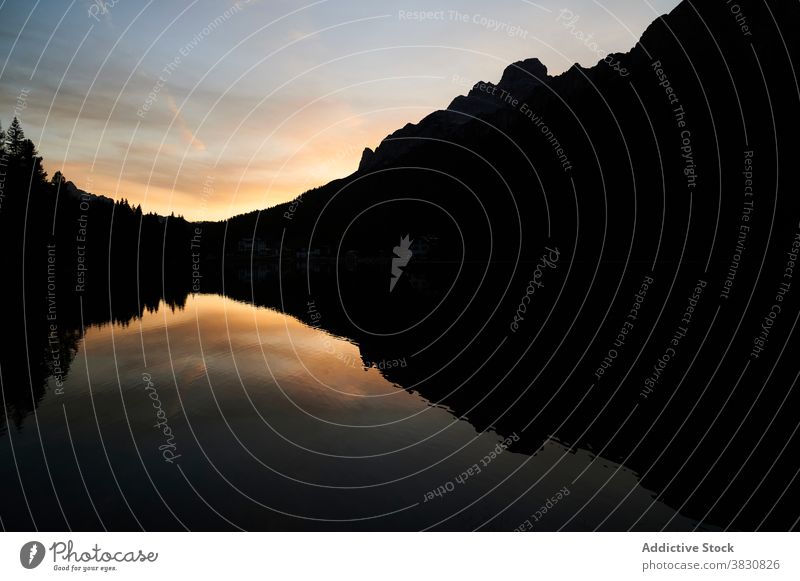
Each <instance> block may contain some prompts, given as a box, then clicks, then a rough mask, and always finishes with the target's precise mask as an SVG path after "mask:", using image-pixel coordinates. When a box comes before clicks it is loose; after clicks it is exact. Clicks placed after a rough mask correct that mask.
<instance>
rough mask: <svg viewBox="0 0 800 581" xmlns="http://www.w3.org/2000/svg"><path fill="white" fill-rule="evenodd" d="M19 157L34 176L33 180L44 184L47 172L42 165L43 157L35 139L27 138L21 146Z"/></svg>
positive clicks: (25, 169) (24, 167)
mask: <svg viewBox="0 0 800 581" xmlns="http://www.w3.org/2000/svg"><path fill="white" fill-rule="evenodd" d="M18 155H19V159H20V162H21V166H22V168H23V170H24V171H25V172H26V173H27V174H28V175H30V176H31V177H32V178H33V182H34V183H37V184H43V183H45V182H46V181H47V172H45V171H44V167H43V166H42V158H41V157H39V152H38V151H37V150H36V146H35V145H34V144H33V141H31V140H30V139H26V140H25V141H23V142H22V144H21V146H20V153H19V154H18Z"/></svg>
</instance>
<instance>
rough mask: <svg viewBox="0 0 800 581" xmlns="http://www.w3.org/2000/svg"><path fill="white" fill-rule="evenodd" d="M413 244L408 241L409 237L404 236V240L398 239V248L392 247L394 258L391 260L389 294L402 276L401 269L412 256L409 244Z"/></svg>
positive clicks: (407, 235)
mask: <svg viewBox="0 0 800 581" xmlns="http://www.w3.org/2000/svg"><path fill="white" fill-rule="evenodd" d="M412 242H414V241H413V240H410V235H409V234H406V235H405V237H404V238H401V239H400V246H395V247H394V255H395V258H392V280H390V281H389V292H392V291H393V290H394V285H396V284H397V281H398V280H400V277H401V276H403V268H405V267H406V265H407V264H408V261H409V260H411V257H412V256H414V253H413V252H411V244H412Z"/></svg>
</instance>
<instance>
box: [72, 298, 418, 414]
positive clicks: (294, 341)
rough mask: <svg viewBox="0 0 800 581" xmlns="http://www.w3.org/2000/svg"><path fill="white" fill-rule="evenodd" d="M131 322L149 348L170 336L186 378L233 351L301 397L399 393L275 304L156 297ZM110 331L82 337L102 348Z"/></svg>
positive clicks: (243, 369)
mask: <svg viewBox="0 0 800 581" xmlns="http://www.w3.org/2000/svg"><path fill="white" fill-rule="evenodd" d="M165 320H166V325H165ZM132 327H134V328H138V329H141V332H142V333H143V336H144V345H145V350H146V352H148V353H149V352H151V351H153V350H157V349H158V347H157V345H159V344H160V343H161V342H162V341H165V340H166V338H167V336H169V349H170V351H171V354H172V358H173V359H174V360H175V361H179V362H180V365H179V367H180V371H181V380H182V383H185V385H190V384H192V383H193V382H196V381H198V380H201V379H203V380H204V381H205V379H204V376H205V374H206V372H208V373H209V374H210V375H211V377H212V378H213V376H214V373H215V372H217V371H218V370H219V368H220V366H223V367H225V368H227V367H228V366H230V365H233V363H234V359H233V358H234V357H235V365H236V367H237V368H238V372H239V373H241V374H242V376H243V377H248V378H251V379H257V380H258V381H260V382H263V381H267V380H268V381H270V382H272V378H273V377H275V378H278V380H279V381H280V378H283V379H284V381H281V384H280V387H281V388H282V389H285V390H286V391H287V393H289V394H290V396H291V397H292V398H298V399H299V400H302V401H310V400H314V399H315V398H319V397H322V398H326V399H331V400H338V399H341V400H342V401H343V402H347V401H351V402H355V400H354V398H352V397H348V396H352V395H355V396H385V395H392V394H398V395H402V391H400V390H398V388H397V387H395V386H393V385H392V384H390V383H389V382H388V381H387V380H386V379H384V378H383V376H382V375H381V374H380V372H379V371H378V370H377V369H375V368H369V369H365V368H364V367H363V366H362V365H361V355H360V351H359V348H358V346H357V345H354V344H352V343H350V342H348V341H346V340H344V339H339V338H336V337H333V336H331V335H329V334H327V333H325V332H324V331H321V330H319V329H315V328H312V327H309V326H307V325H305V324H303V323H301V322H300V321H298V320H297V319H294V318H292V317H290V316H286V315H283V314H281V313H279V312H277V311H274V310H271V309H266V308H261V307H253V306H251V305H247V304H244V303H240V302H238V301H233V300H230V299H227V298H223V297H220V296H217V295H194V296H191V297H189V299H188V301H187V304H186V307H185V308H184V309H183V310H175V312H174V313H173V312H172V311H171V310H170V309H169V307H167V306H165V305H164V304H162V305H161V307H160V308H159V311H158V312H156V313H145V315H144V316H143V317H142V319H141V321H140V322H138V323H135V324H133V325H132ZM198 328H199V335H198V331H197V330H198ZM116 333H119V331H116ZM111 334H112V327H111V326H104V327H102V328H99V329H92V330H91V332H90V333H89V334H87V337H86V342H87V348H88V351H89V352H96V351H98V350H103V349H106V348H107V346H108V345H109V343H110V341H111ZM262 352H263V354H262ZM118 355H119V353H118ZM203 356H205V358H206V359H205V361H203ZM287 378H289V379H290V381H286V379H287ZM379 399H387V398H382V397H381V398H379ZM388 399H392V401H393V404H397V405H399V407H400V408H401V409H402V408H404V407H405V406H403V404H402V403H401V402H399V399H403V398H395V397H391V398H388ZM411 399H413V400H415V401H414V406H418V405H420V402H419V401H417V400H418V398H416V397H413V398H411Z"/></svg>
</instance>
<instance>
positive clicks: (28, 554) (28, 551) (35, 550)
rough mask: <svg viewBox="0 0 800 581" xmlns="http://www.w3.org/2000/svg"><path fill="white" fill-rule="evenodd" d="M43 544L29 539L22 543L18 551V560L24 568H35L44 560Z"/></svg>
mask: <svg viewBox="0 0 800 581" xmlns="http://www.w3.org/2000/svg"><path fill="white" fill-rule="evenodd" d="M44 554H45V549H44V545H43V544H42V543H40V542H38V541H31V542H29V543H25V544H24V545H22V548H21V549H20V551H19V562H20V563H21V564H22V566H23V567H25V568H26V569H35V568H36V567H38V566H39V565H41V564H42V561H43V560H44Z"/></svg>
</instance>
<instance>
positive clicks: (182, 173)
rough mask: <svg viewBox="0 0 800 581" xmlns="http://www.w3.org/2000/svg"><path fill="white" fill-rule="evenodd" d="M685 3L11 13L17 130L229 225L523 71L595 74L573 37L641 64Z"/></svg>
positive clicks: (150, 200) (88, 184) (69, 8)
mask: <svg viewBox="0 0 800 581" xmlns="http://www.w3.org/2000/svg"><path fill="white" fill-rule="evenodd" d="M677 3H678V2H677V0H634V1H631V0H604V1H603V2H595V1H594V0H560V1H559V2H558V3H556V2H553V1H551V0H541V2H529V1H526V0H498V1H496V2H492V3H487V2H483V1H478V0H434V1H430V0H428V1H421V0H408V1H407V2H389V1H385V0H373V1H371V2H364V1H343V0H318V1H315V2H308V3H306V2H305V0H303V1H288V0H250V1H247V0H240V1H239V2H233V1H231V0H179V1H178V0H174V1H173V0H171V1H169V2H165V1H163V0H162V1H155V0H149V1H146V0H105V1H103V0H96V1H93V2H90V1H88V0H72V1H71V2H70V1H68V0H5V1H2V2H0V67H1V68H0V122H2V126H3V127H4V128H5V127H7V126H8V124H9V123H10V121H11V118H12V117H13V116H14V115H15V114H16V115H17V116H18V117H19V119H20V120H21V122H22V124H23V128H24V130H25V131H26V135H27V137H29V138H31V139H33V141H34V142H36V143H37V144H38V146H39V150H40V152H41V154H42V155H43V156H44V158H45V168H46V169H47V171H48V172H49V173H50V174H52V173H53V172H54V171H56V170H58V169H61V170H62V171H63V172H64V173H65V175H66V176H67V178H68V179H71V180H72V181H74V182H75V183H76V185H77V186H78V187H80V188H83V189H86V190H88V191H91V192H93V193H96V194H104V195H107V196H109V197H114V198H120V197H126V198H128V199H129V200H130V201H131V202H132V203H141V204H142V206H143V207H144V209H145V210H146V211H156V212H159V213H166V214H168V213H170V212H175V213H176V214H183V215H184V216H186V217H187V218H189V219H222V218H227V217H230V216H232V215H235V214H238V213H241V212H245V211H249V210H253V209H259V208H266V207H269V206H272V205H274V204H276V203H279V202H283V201H286V200H289V199H291V198H294V197H295V196H296V195H298V194H300V193H302V192H303V191H305V190H306V189H308V188H310V187H313V186H316V185H321V184H324V183H326V182H327V181H329V180H331V179H333V178H337V177H342V176H344V175H347V174H349V173H351V172H352V171H354V170H355V168H356V167H357V165H358V161H359V159H360V157H361V152H362V150H363V148H364V147H372V148H374V147H375V146H376V145H377V144H378V143H379V142H380V140H381V139H382V138H383V137H385V136H386V135H387V134H388V133H390V132H391V131H393V130H394V129H397V128H399V127H401V126H403V125H405V123H407V122H416V121H419V119H421V118H422V117H424V116H425V115H426V114H427V113H429V112H431V111H433V110H435V109H441V108H444V107H446V106H447V105H448V104H449V102H450V101H451V100H452V98H453V97H455V96H456V95H458V94H464V93H466V92H467V91H468V90H469V88H470V87H471V86H472V85H473V84H474V83H475V82H477V81H479V80H486V81H495V82H496V81H497V80H499V78H500V75H501V74H502V71H503V69H504V68H505V66H506V65H508V64H509V63H511V62H514V61H516V60H520V59H524V58H529V57H538V58H539V59H540V60H541V61H542V62H543V63H544V64H545V65H546V66H547V67H548V69H549V71H550V73H551V74H555V73H559V72H562V71H564V70H565V69H566V68H568V67H569V66H570V65H571V64H572V63H573V62H579V63H581V64H582V65H585V66H589V65H593V64H595V63H596V62H597V61H598V60H600V58H601V57H600V56H598V54H597V53H596V52H594V51H593V50H592V49H591V48H589V47H587V46H586V44H585V43H584V42H582V41H581V40H579V39H578V38H576V37H575V36H574V35H573V32H574V31H581V32H583V33H584V34H585V35H589V34H592V35H593V39H592V40H593V41H594V42H595V43H596V46H597V49H599V50H603V51H606V52H623V51H627V50H629V49H630V47H632V46H633V45H634V44H635V42H636V40H637V39H638V37H639V35H640V34H641V33H642V31H643V30H644V29H645V27H646V26H647V25H648V24H649V23H650V22H651V21H652V20H654V19H655V18H656V17H657V16H659V15H660V14H663V13H665V12H668V11H669V10H671V9H672V8H674V6H675V5H677ZM562 10H568V11H570V12H571V13H572V14H573V15H574V16H578V17H579V18H578V20H577V21H574V20H573V25H572V27H571V28H567V27H566V26H565V22H566V16H567V13H566V12H562ZM419 11H426V12H429V14H428V15H427V17H428V18H426V19H425V20H421V19H419V18H417V17H416V15H414V12H419ZM492 22H495V23H497V24H494V25H493V24H492Z"/></svg>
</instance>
